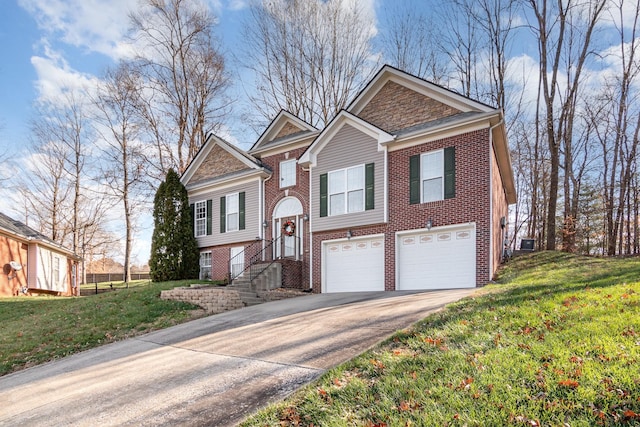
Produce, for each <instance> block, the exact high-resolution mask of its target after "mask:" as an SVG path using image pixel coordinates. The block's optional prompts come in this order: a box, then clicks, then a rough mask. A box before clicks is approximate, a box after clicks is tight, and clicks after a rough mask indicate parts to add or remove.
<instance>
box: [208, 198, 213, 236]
mask: <svg viewBox="0 0 640 427" xmlns="http://www.w3.org/2000/svg"><path fill="white" fill-rule="evenodd" d="M211 217H213V200H211V199H209V200H207V236H211V232H212V231H211V230H212V227H211V222H212V221H211Z"/></svg>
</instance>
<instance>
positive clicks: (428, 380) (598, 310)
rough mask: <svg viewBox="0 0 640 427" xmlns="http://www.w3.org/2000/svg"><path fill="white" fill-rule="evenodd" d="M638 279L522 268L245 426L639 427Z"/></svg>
mask: <svg viewBox="0 0 640 427" xmlns="http://www.w3.org/2000/svg"><path fill="white" fill-rule="evenodd" d="M639 281H640V259H639V258H627V259H596V258H585V257H577V256H572V255H568V254H562V253H554V252H543V253H538V254H534V255H530V256H525V257H521V258H517V259H515V260H513V261H512V262H510V263H509V264H508V265H507V267H506V268H505V269H504V270H503V271H502V273H501V279H500V280H499V283H498V284H495V285H491V286H487V287H486V288H484V289H482V290H481V291H480V292H479V294H478V295H477V296H475V297H472V298H467V299H464V300H462V301H460V302H459V303H456V304H452V305H450V306H449V307H448V308H447V309H446V310H445V311H442V312H440V313H437V314H434V315H432V316H429V317H427V318H426V319H424V320H423V321H422V322H419V323H418V324H416V325H415V326H414V327H413V328H411V329H410V330H406V331H402V332H398V333H397V334H395V336H393V337H392V338H391V339H390V340H388V341H386V342H385V343H383V344H382V345H380V346H378V347H376V348H375V349H373V350H371V351H369V352H367V353H365V354H363V355H362V356H360V357H358V358H356V359H354V360H352V361H350V362H348V363H346V364H344V365H342V366H339V367H337V368H335V369H333V370H331V371H329V372H327V373H326V374H325V375H324V376H323V377H322V378H321V379H320V380H319V381H317V382H315V383H314V384H312V385H310V386H308V387H306V388H305V389H303V390H302V391H300V392H298V393H296V394H295V395H293V396H292V397H291V398H290V399H288V400H287V401H285V402H282V403H280V404H277V405H273V406H271V407H269V408H267V409H266V410H264V411H263V412H261V413H259V414H257V415H256V416H254V417H252V418H250V419H249V420H247V421H246V422H245V423H244V424H243V425H244V426H294V425H304V426H370V427H373V426H379V427H381V426H431V425H432V426H476V425H479V426H484V425H487V426H497V425H516V426H517V425H521V426H541V425H544V426H547V425H550V426H571V427H576V426H593V425H640V282H639Z"/></svg>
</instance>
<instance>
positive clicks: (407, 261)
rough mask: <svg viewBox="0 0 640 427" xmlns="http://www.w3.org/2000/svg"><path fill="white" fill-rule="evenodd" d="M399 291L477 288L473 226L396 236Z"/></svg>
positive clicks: (406, 233) (403, 233)
mask: <svg viewBox="0 0 640 427" xmlns="http://www.w3.org/2000/svg"><path fill="white" fill-rule="evenodd" d="M396 265H397V270H398V271H397V275H396V277H397V286H396V289H398V290H418V289H452V288H473V287H475V286H476V232H475V225H474V224H464V225H460V226H452V227H447V228H443V229H440V230H437V229H434V230H430V231H426V230H423V231H420V232H402V233H397V237H396Z"/></svg>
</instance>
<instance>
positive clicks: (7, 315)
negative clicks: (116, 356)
mask: <svg viewBox="0 0 640 427" xmlns="http://www.w3.org/2000/svg"><path fill="white" fill-rule="evenodd" d="M193 282H194V281H186V282H165V283H151V284H148V285H147V284H146V283H147V282H146V281H145V284H144V286H132V287H130V288H129V289H118V290H116V291H112V292H107V293H103V294H99V295H93V296H87V297H75V298H71V297H48V296H34V297H19V298H0V324H1V325H2V327H1V328H0V375H5V374H7V373H9V372H13V371H17V370H20V369H24V368H26V367H29V366H33V365H37V364H39V363H43V362H47V361H49V360H53V359H56V358H59V357H63V356H67V355H69V354H72V353H77V352H79V351H82V350H87V349H89V348H93V347H97V346H99V345H102V344H106V343H109V342H113V341H117V340H121V339H124V338H127V337H131V336H135V335H139V334H142V333H145V332H149V331H152V330H155V329H161V328H166V327H168V326H172V325H175V324H177V323H180V322H184V321H187V320H190V319H192V318H193V316H194V311H193V310H194V309H196V308H197V307H195V306H193V305H191V304H186V303H182V302H178V301H166V300H161V299H160V298H159V296H160V291H161V290H164V289H172V288H174V287H177V286H184V285H185V284H188V283H193ZM198 313H199V315H201V314H202V312H198Z"/></svg>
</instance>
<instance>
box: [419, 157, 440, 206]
mask: <svg viewBox="0 0 640 427" xmlns="http://www.w3.org/2000/svg"><path fill="white" fill-rule="evenodd" d="M443 153H444V152H443V151H442V150H438V151H432V152H430V153H424V154H422V155H421V159H420V163H421V170H420V174H421V177H420V179H421V185H422V203H426V202H433V201H436V200H442V199H444V161H443V158H444V154H443Z"/></svg>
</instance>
